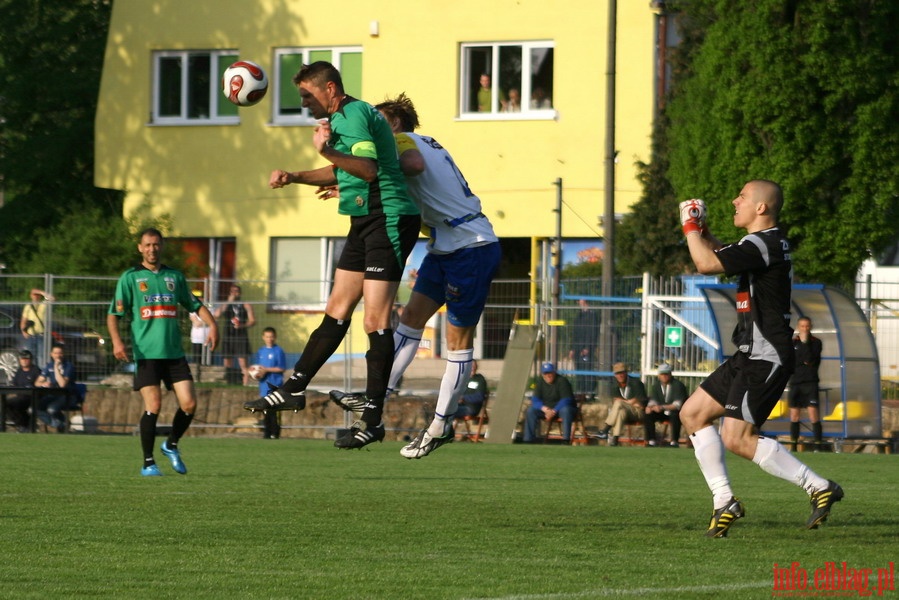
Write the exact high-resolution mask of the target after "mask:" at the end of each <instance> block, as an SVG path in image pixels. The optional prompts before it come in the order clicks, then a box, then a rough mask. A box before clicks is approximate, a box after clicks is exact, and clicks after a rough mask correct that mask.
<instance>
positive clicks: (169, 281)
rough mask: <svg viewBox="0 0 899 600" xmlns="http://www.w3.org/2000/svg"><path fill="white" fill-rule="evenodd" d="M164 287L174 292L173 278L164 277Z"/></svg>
mask: <svg viewBox="0 0 899 600" xmlns="http://www.w3.org/2000/svg"><path fill="white" fill-rule="evenodd" d="M165 289H167V290H168V291H170V292H174V291H175V280H174V279H169V278H168V277H166V278H165Z"/></svg>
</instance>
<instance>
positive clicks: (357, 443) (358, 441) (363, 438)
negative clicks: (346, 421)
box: [334, 421, 386, 450]
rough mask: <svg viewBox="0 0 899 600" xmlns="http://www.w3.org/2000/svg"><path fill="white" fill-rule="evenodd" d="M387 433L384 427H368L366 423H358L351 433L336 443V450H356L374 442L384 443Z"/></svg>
mask: <svg viewBox="0 0 899 600" xmlns="http://www.w3.org/2000/svg"><path fill="white" fill-rule="evenodd" d="M385 434H386V431H385V429H384V425H368V424H366V423H365V421H356V422H355V423H353V425H352V426H351V427H350V429H349V431H347V432H346V433H345V434H343V435H342V436H340V437H339V438H337V440H335V441H334V447H335V448H345V449H347V450H356V449H359V448H364V447H365V446H368V445H369V444H371V443H373V442H383V441H384V435H385Z"/></svg>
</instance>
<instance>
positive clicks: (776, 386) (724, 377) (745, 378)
mask: <svg viewBox="0 0 899 600" xmlns="http://www.w3.org/2000/svg"><path fill="white" fill-rule="evenodd" d="M790 375H792V373H788V372H787V371H786V369H784V368H783V367H782V366H781V365H776V364H774V363H772V362H768V361H767V360H750V359H749V357H747V356H746V355H745V354H743V353H742V352H738V353H737V354H735V355H734V356H732V357H730V358H729V359H727V360H726V361H725V362H724V364H722V365H721V366H720V367H718V368H717V369H715V371H714V372H713V373H712V374H711V375H709V377H708V379H706V380H705V381H703V382H702V383H701V384H700V387H702V389H704V390H705V391H706V392H708V393H709V395H710V396H711V397H712V398H714V399H715V401H716V402H718V404H720V405H721V406H723V407H724V411H725V416H728V417H731V418H733V419H738V420H740V421H746V422H747V423H752V424H753V425H755V426H756V427H761V426H762V425H763V424H764V423H765V421H766V420H767V419H768V415H770V414H771V410H772V409H773V408H774V406H775V405H776V404H777V403H778V401H779V400H780V398H781V396H782V395H783V391H784V388H785V387H787V382H788V381H789V380H790Z"/></svg>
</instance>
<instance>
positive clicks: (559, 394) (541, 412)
mask: <svg viewBox="0 0 899 600" xmlns="http://www.w3.org/2000/svg"><path fill="white" fill-rule="evenodd" d="M540 374H541V378H540V379H538V380H537V382H536V384H535V387H534V394H533V395H532V396H531V405H530V406H529V407H528V409H527V412H526V413H525V421H524V435H523V436H522V441H524V443H525V444H529V443H532V442H534V440H535V439H536V437H537V435H536V432H537V424H538V422H539V421H540V420H541V419H545V420H546V421H547V422H549V421H552V420H553V419H555V418H556V417H557V416H558V417H559V418H560V419H562V440H563V441H565V442H570V441H571V439H570V438H571V426H572V424H573V423H574V417H575V416H576V414H577V405H576V404H575V402H574V392H572V391H571V383H570V382H569V381H568V379H567V378H565V377H563V376H562V375H559V374H558V373H557V372H556V366H555V365H554V364H552V363H551V362H545V363H543V366H541V367H540Z"/></svg>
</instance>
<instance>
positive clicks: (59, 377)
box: [35, 344, 75, 433]
mask: <svg viewBox="0 0 899 600" xmlns="http://www.w3.org/2000/svg"><path fill="white" fill-rule="evenodd" d="M35 386H36V387H44V388H51V389H56V390H60V393H57V394H52V393H48V394H46V395H44V396H43V397H42V398H41V399H40V402H38V413H37V416H38V418H39V419H40V420H41V422H42V423H46V424H47V425H49V426H50V427H53V428H55V429H56V430H57V431H58V432H60V433H62V432H63V431H65V425H66V421H65V415H64V414H63V412H62V411H63V410H65V409H66V408H67V407H68V406H69V400H70V397H74V396H73V393H74V391H75V367H74V365H72V363H70V362H69V361H67V360H66V358H65V350H63V347H62V346H60V345H59V344H53V348H51V350H50V362H48V363H47V366H46V367H44V370H43V371H41V374H40V377H38V378H37V381H36V382H35Z"/></svg>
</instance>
